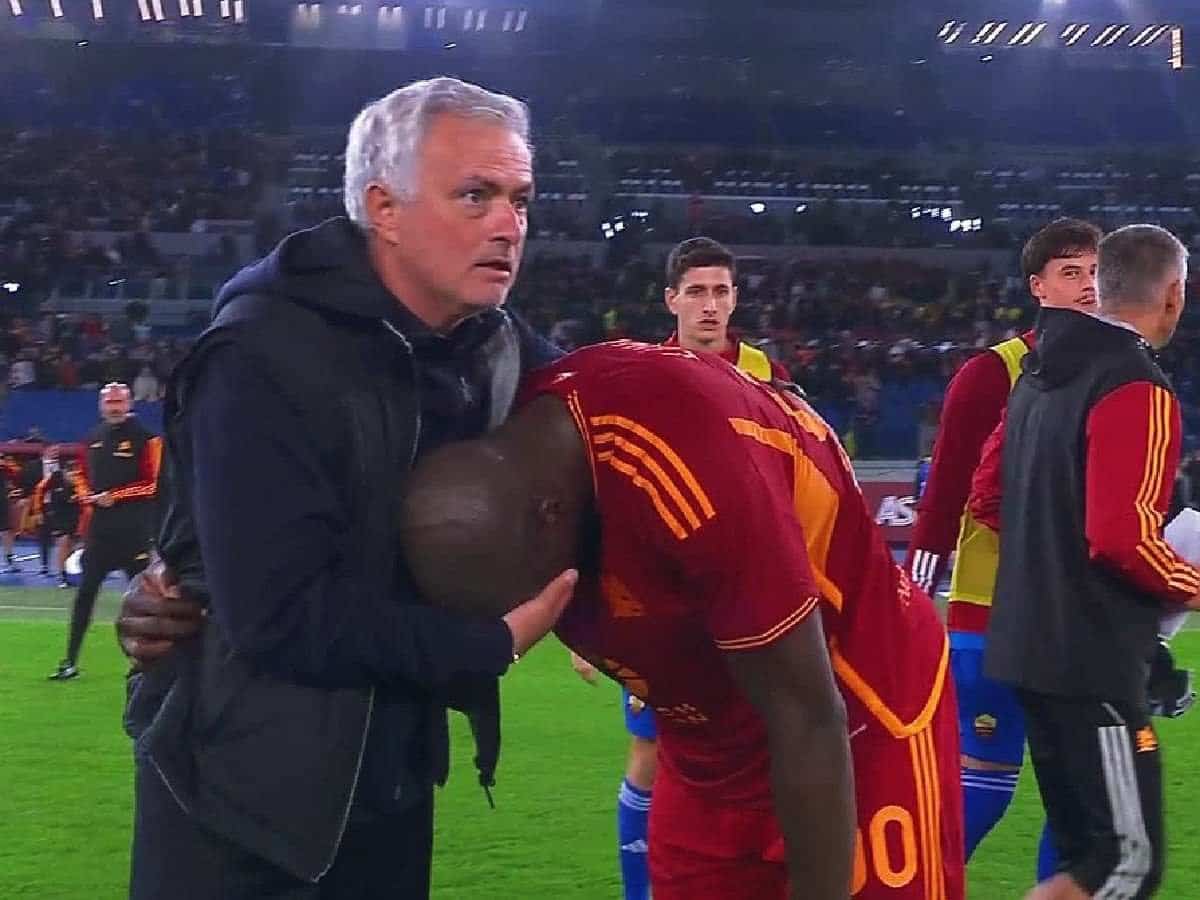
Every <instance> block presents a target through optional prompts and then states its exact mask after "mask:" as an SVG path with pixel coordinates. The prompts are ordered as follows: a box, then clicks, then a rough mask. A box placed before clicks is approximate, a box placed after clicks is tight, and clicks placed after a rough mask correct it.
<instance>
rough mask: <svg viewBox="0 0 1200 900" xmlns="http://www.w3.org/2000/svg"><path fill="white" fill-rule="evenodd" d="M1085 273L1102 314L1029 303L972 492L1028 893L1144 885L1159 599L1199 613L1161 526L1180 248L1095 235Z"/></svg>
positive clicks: (1152, 879)
mask: <svg viewBox="0 0 1200 900" xmlns="http://www.w3.org/2000/svg"><path fill="white" fill-rule="evenodd" d="M1097 281H1098V288H1099V290H1098V295H1099V313H1100V315H1098V316H1094V315H1084V314H1080V313H1079V312H1077V311H1074V310H1069V309H1061V310H1049V311H1047V312H1046V313H1045V314H1044V315H1043V318H1042V321H1041V323H1040V325H1039V337H1038V346H1037V348H1036V349H1035V350H1034V351H1032V352H1033V354H1034V355H1032V356H1031V357H1030V359H1029V360H1028V361H1027V365H1026V367H1025V374H1024V376H1023V377H1022V378H1021V380H1020V382H1019V383H1018V384H1017V386H1016V388H1015V389H1014V391H1013V394H1012V398H1011V399H1010V401H1009V405H1008V411H1007V413H1006V415H1005V426H1004V432H1003V453H1002V457H1001V461H1000V465H999V467H991V468H993V469H994V471H995V472H996V476H994V477H998V479H999V485H992V486H984V488H983V489H982V491H981V493H983V494H985V495H993V496H995V495H998V496H1000V497H1001V501H1000V522H999V526H1000V542H1001V546H1002V548H1003V553H1001V555H1000V564H999V570H998V574H997V577H996V582H995V605H994V608H993V609H992V614H991V618H990V621H989V624H988V642H987V653H986V658H985V674H986V675H987V676H988V677H990V678H993V679H995V680H996V681H999V682H1001V683H1004V684H1006V685H1008V686H1010V687H1011V688H1013V689H1014V690H1015V692H1016V695H1017V697H1018V699H1019V702H1020V705H1021V708H1022V711H1023V713H1024V718H1025V723H1026V728H1027V731H1028V735H1029V750H1030V758H1031V759H1032V761H1033V766H1034V770H1035V772H1036V773H1037V778H1038V787H1039V789H1040V791H1041V795H1042V802H1043V804H1044V805H1045V807H1046V814H1047V817H1048V820H1049V824H1050V826H1051V830H1052V833H1053V836H1054V841H1055V846H1056V849H1057V851H1058V856H1059V859H1060V862H1059V865H1058V867H1057V873H1056V874H1054V875H1053V876H1052V877H1050V878H1049V879H1048V880H1045V881H1043V882H1042V883H1041V884H1040V885H1039V886H1038V887H1037V888H1036V889H1035V890H1034V891H1033V892H1032V893H1031V894H1030V895H1029V897H1030V898H1038V900H1083V898H1087V897H1093V896H1095V897H1122V898H1128V900H1140V898H1145V897H1150V896H1151V895H1153V893H1154V892H1155V890H1156V889H1157V887H1158V884H1159V882H1160V880H1161V878H1162V874H1163V865H1164V848H1165V840H1164V834H1163V817H1162V769H1161V760H1160V758H1159V753H1158V739H1157V737H1156V735H1155V733H1154V729H1153V727H1152V726H1151V724H1150V710H1149V703H1148V697H1147V688H1146V686H1147V682H1148V679H1149V675H1150V660H1151V659H1152V658H1153V657H1154V656H1155V649H1156V645H1157V642H1158V631H1159V623H1160V620H1161V618H1162V616H1163V613H1164V611H1167V610H1168V609H1180V608H1182V607H1184V606H1188V607H1191V608H1200V569H1197V568H1196V567H1195V566H1193V565H1191V564H1190V563H1188V562H1187V561H1186V560H1184V559H1183V558H1182V557H1181V556H1179V554H1178V553H1176V552H1175V551H1174V550H1173V549H1172V548H1171V546H1170V545H1169V544H1168V543H1167V542H1166V541H1165V540H1164V538H1163V517H1164V515H1165V513H1166V511H1167V504H1168V502H1169V499H1170V495H1171V489H1172V486H1173V484H1174V473H1175V470H1176V468H1177V467H1178V465H1179V451H1180V445H1181V442H1182V425H1181V421H1180V412H1179V403H1178V401H1177V400H1176V398H1175V395H1174V392H1173V391H1172V390H1171V386H1170V383H1169V382H1168V380H1167V378H1166V376H1165V375H1164V374H1163V373H1162V371H1161V370H1160V369H1159V367H1158V365H1157V364H1156V363H1155V361H1154V358H1153V356H1152V355H1151V353H1152V351H1154V350H1160V349H1162V348H1163V347H1165V346H1166V345H1167V344H1168V343H1169V342H1170V340H1171V337H1172V335H1173V334H1174V332H1175V328H1176V326H1177V325H1178V322H1179V317H1180V315H1181V314H1182V312H1183V307H1184V293H1185V290H1186V281H1187V250H1186V249H1185V248H1184V246H1183V245H1182V244H1181V243H1180V242H1179V241H1178V240H1177V239H1176V238H1175V237H1174V236H1173V235H1171V234H1170V233H1169V232H1167V231H1165V230H1163V229H1161V228H1158V227H1156V226H1153V225H1131V226H1128V227H1126V228H1122V229H1119V230H1118V231H1115V232H1113V233H1112V234H1110V235H1108V237H1106V238H1105V239H1104V240H1103V241H1102V242H1101V243H1100V247H1099V276H1098V279H1097ZM988 469H989V467H987V466H985V467H984V469H983V471H987V470H988ZM1001 486H1002V489H1001Z"/></svg>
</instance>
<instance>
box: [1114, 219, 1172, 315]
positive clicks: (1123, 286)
mask: <svg viewBox="0 0 1200 900" xmlns="http://www.w3.org/2000/svg"><path fill="white" fill-rule="evenodd" d="M1187 260H1188V251H1187V248H1186V247H1185V246H1184V245H1183V244H1182V243H1180V241H1179V239H1178V238H1177V237H1175V235H1173V234H1171V232H1169V231H1167V230H1166V229H1165V228H1159V227H1158V226H1157V225H1126V226H1125V227H1124V228H1118V229H1117V230H1116V231H1114V232H1112V233H1111V234H1109V235H1108V236H1107V237H1106V238H1104V239H1103V240H1102V241H1101V242H1100V247H1099V250H1098V255H1097V260H1096V293H1097V294H1098V298H1099V302H1100V310H1101V311H1102V312H1111V311H1112V310H1114V309H1119V308H1121V307H1124V306H1140V305H1142V304H1145V303H1150V302H1152V301H1153V300H1155V299H1157V298H1156V297H1155V295H1156V294H1157V293H1158V292H1160V291H1161V290H1162V288H1163V287H1164V286H1166V285H1167V284H1168V283H1170V282H1171V281H1172V280H1174V279H1176V278H1183V277H1185V276H1186V272H1187Z"/></svg>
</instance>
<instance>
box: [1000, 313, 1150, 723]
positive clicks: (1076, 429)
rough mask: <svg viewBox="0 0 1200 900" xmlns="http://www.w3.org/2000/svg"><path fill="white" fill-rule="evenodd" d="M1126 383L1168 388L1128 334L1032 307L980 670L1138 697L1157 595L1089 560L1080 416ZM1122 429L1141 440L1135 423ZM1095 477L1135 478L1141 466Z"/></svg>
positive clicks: (1037, 683)
mask: <svg viewBox="0 0 1200 900" xmlns="http://www.w3.org/2000/svg"><path fill="white" fill-rule="evenodd" d="M1133 382H1148V383H1150V384H1153V385H1158V386H1160V387H1162V388H1165V389H1168V390H1169V389H1170V385H1169V383H1168V381H1167V378H1166V376H1165V375H1164V374H1163V372H1162V371H1161V370H1160V369H1159V367H1158V365H1157V364H1156V363H1155V362H1154V359H1153V358H1152V356H1151V354H1150V348H1149V345H1148V344H1146V342H1145V341H1144V340H1142V338H1141V337H1140V336H1139V335H1138V334H1137V333H1136V332H1134V331H1131V330H1130V329H1128V328H1125V327H1122V326H1121V325H1118V324H1114V323H1112V322H1108V321H1105V320H1103V319H1100V318H1096V317H1093V316H1088V315H1085V314H1083V313H1077V312H1074V311H1071V310H1064V309H1045V310H1043V311H1042V313H1041V319H1040V322H1039V328H1038V340H1037V347H1036V349H1034V350H1032V351H1030V353H1029V355H1028V356H1026V357H1025V360H1024V362H1023V374H1022V375H1021V377H1020V379H1019V380H1018V381H1017V384H1016V387H1015V388H1014V390H1013V393H1012V396H1011V397H1010V399H1009V401H1008V410H1007V414H1006V422H1005V431H1004V453H1003V462H1002V465H1003V475H1002V479H1003V490H1002V498H1003V499H1002V501H1001V516H1000V529H1001V530H1000V567H999V571H998V573H997V577H996V590H995V594H994V598H993V605H992V612H991V618H990V621H989V626H988V641H987V650H986V654H985V671H986V673H987V674H988V676H989V677H992V678H995V679H997V680H998V681H1002V682H1006V683H1008V684H1012V685H1015V686H1017V687H1021V688H1024V689H1027V690H1031V691H1036V692H1039V693H1044V694H1052V695H1057V696H1062V697H1076V698H1088V699H1094V700H1109V701H1119V702H1122V703H1127V704H1128V705H1129V706H1130V707H1132V708H1142V707H1144V705H1145V696H1146V693H1145V686H1146V679H1147V674H1148V664H1147V660H1149V659H1150V657H1151V651H1152V649H1153V648H1154V645H1155V640H1156V638H1157V634H1158V621H1159V617H1160V616H1161V614H1162V611H1163V606H1162V603H1161V602H1160V600H1159V598H1158V597H1156V596H1154V595H1153V594H1150V593H1147V592H1145V591H1143V590H1142V589H1139V588H1138V587H1137V586H1135V585H1134V584H1133V583H1131V582H1130V581H1129V580H1128V579H1127V578H1124V577H1122V575H1121V574H1120V573H1119V572H1117V571H1115V570H1114V569H1113V568H1112V567H1110V566H1106V565H1103V564H1102V563H1100V562H1098V561H1096V560H1094V559H1093V558H1092V555H1091V553H1090V547H1089V543H1088V537H1087V531H1086V515H1087V510H1086V499H1087V472H1086V468H1087V459H1088V446H1087V425H1088V419H1089V415H1090V413H1091V411H1092V409H1093V407H1095V406H1096V404H1097V403H1099V402H1100V401H1101V400H1102V399H1103V398H1105V397H1106V396H1108V395H1109V394H1110V393H1112V392H1113V391H1115V390H1117V389H1118V388H1121V387H1122V386H1124V385H1128V384H1130V383H1133ZM1130 429H1131V433H1132V434H1134V436H1135V437H1136V439H1139V440H1145V434H1146V424H1145V422H1144V421H1140V422H1131V423H1130ZM1104 474H1105V475H1106V476H1109V477H1111V478H1113V479H1139V480H1140V479H1142V478H1143V473H1142V472H1141V471H1136V472H1134V471H1130V472H1112V473H1104ZM1136 515H1137V512H1136V511H1135V510H1134V509H1133V508H1132V507H1131V508H1130V509H1129V516H1131V517H1133V516H1136Z"/></svg>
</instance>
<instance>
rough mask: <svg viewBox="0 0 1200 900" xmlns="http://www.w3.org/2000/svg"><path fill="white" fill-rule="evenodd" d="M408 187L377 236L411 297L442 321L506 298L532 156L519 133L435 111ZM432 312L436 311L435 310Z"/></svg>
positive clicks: (519, 245)
mask: <svg viewBox="0 0 1200 900" xmlns="http://www.w3.org/2000/svg"><path fill="white" fill-rule="evenodd" d="M415 179H416V184H415V191H414V196H412V197H411V198H410V199H406V200H401V201H399V202H398V203H397V204H396V206H395V208H394V213H393V216H392V218H391V220H390V221H391V225H392V227H391V228H390V229H388V233H386V234H385V235H384V237H385V239H388V242H389V244H390V247H389V250H388V251H387V252H389V253H391V254H394V256H393V263H394V265H395V267H396V269H397V271H398V274H399V275H400V276H401V282H402V283H403V284H405V285H407V291H408V293H410V294H411V296H401V297H400V299H401V300H402V301H404V302H405V303H407V304H410V305H412V306H413V307H414V312H417V313H418V315H422V317H423V318H425V319H426V320H427V321H429V320H430V318H431V316H430V315H429V313H430V311H436V312H440V313H443V314H444V318H445V320H446V321H450V322H452V321H454V320H456V319H458V318H461V317H463V316H466V315H469V314H471V313H473V312H477V311H479V310H481V309H485V308H488V307H493V306H499V305H501V304H502V303H504V301H505V299H506V298H507V297H508V291H509V289H510V288H511V287H512V284H513V281H514V280H515V279H516V276H517V269H518V268H519V266H520V264H521V254H522V251H523V250H524V247H525V232H526V229H527V227H528V206H529V201H530V198H531V196H532V193H533V159H532V157H531V155H530V152H529V147H528V146H527V145H526V144H525V142H524V141H523V140H522V139H521V137H520V136H519V135H517V134H515V133H514V132H513V131H511V130H510V129H509V128H506V127H504V126H502V125H499V124H496V123H493V122H489V121H487V120H479V119H469V118H463V117H460V116H453V115H442V116H439V117H438V118H437V119H435V120H434V122H433V124H432V126H431V127H430V129H429V131H428V132H427V134H426V137H425V141H424V143H423V144H422V146H421V148H420V152H419V154H418V162H417V169H416V173H415ZM435 317H436V316H435Z"/></svg>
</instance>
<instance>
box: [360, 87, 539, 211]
mask: <svg viewBox="0 0 1200 900" xmlns="http://www.w3.org/2000/svg"><path fill="white" fill-rule="evenodd" d="M443 113H445V114H449V115H455V116H463V117H466V118H472V119H490V120H492V121H494V122H496V123H497V124H499V125H504V126H506V127H507V128H510V129H512V131H513V132H515V133H516V134H517V135H519V136H520V137H521V139H522V140H523V141H524V142H525V143H526V144H529V110H528V109H527V108H526V106H525V104H524V103H522V102H521V101H520V100H517V99H515V98H513V97H509V96H507V95H506V94H497V93H495V92H493V91H489V90H487V89H485V88H481V87H479V86H478V85H474V84H469V83H468V82H466V81H460V80H459V79H457V78H448V77H442V78H431V79H429V80H427V81H414V82H413V83H412V84H406V85H405V86H404V87H402V88H397V89H396V90H394V91H392V92H391V93H390V94H388V95H387V96H386V97H381V98H380V99H378V100H375V101H372V102H371V103H368V104H367V105H366V106H364V107H363V109H362V111H361V112H360V113H359V114H358V115H357V116H356V117H355V118H354V123H353V124H352V125H351V126H350V134H349V136H348V137H347V138H346V174H345V178H344V180H343V184H342V193H343V202H344V203H345V206H346V214H347V215H348V216H349V217H350V219H351V221H353V222H354V223H355V224H357V225H358V226H359V227H360V228H367V227H368V226H369V224H370V223H369V222H368V221H367V210H366V206H365V203H364V198H365V195H366V191H367V188H368V187H369V186H370V185H372V184H382V185H384V186H386V187H387V188H388V189H389V190H391V191H393V192H394V193H396V194H398V195H399V196H401V197H411V196H412V193H413V190H414V188H415V184H416V179H415V168H416V160H417V154H418V152H419V151H420V148H421V142H422V141H423V140H424V138H425V135H426V133H427V132H428V130H429V127H430V124H431V123H432V121H433V119H434V117H435V116H437V115H439V114H443Z"/></svg>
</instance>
